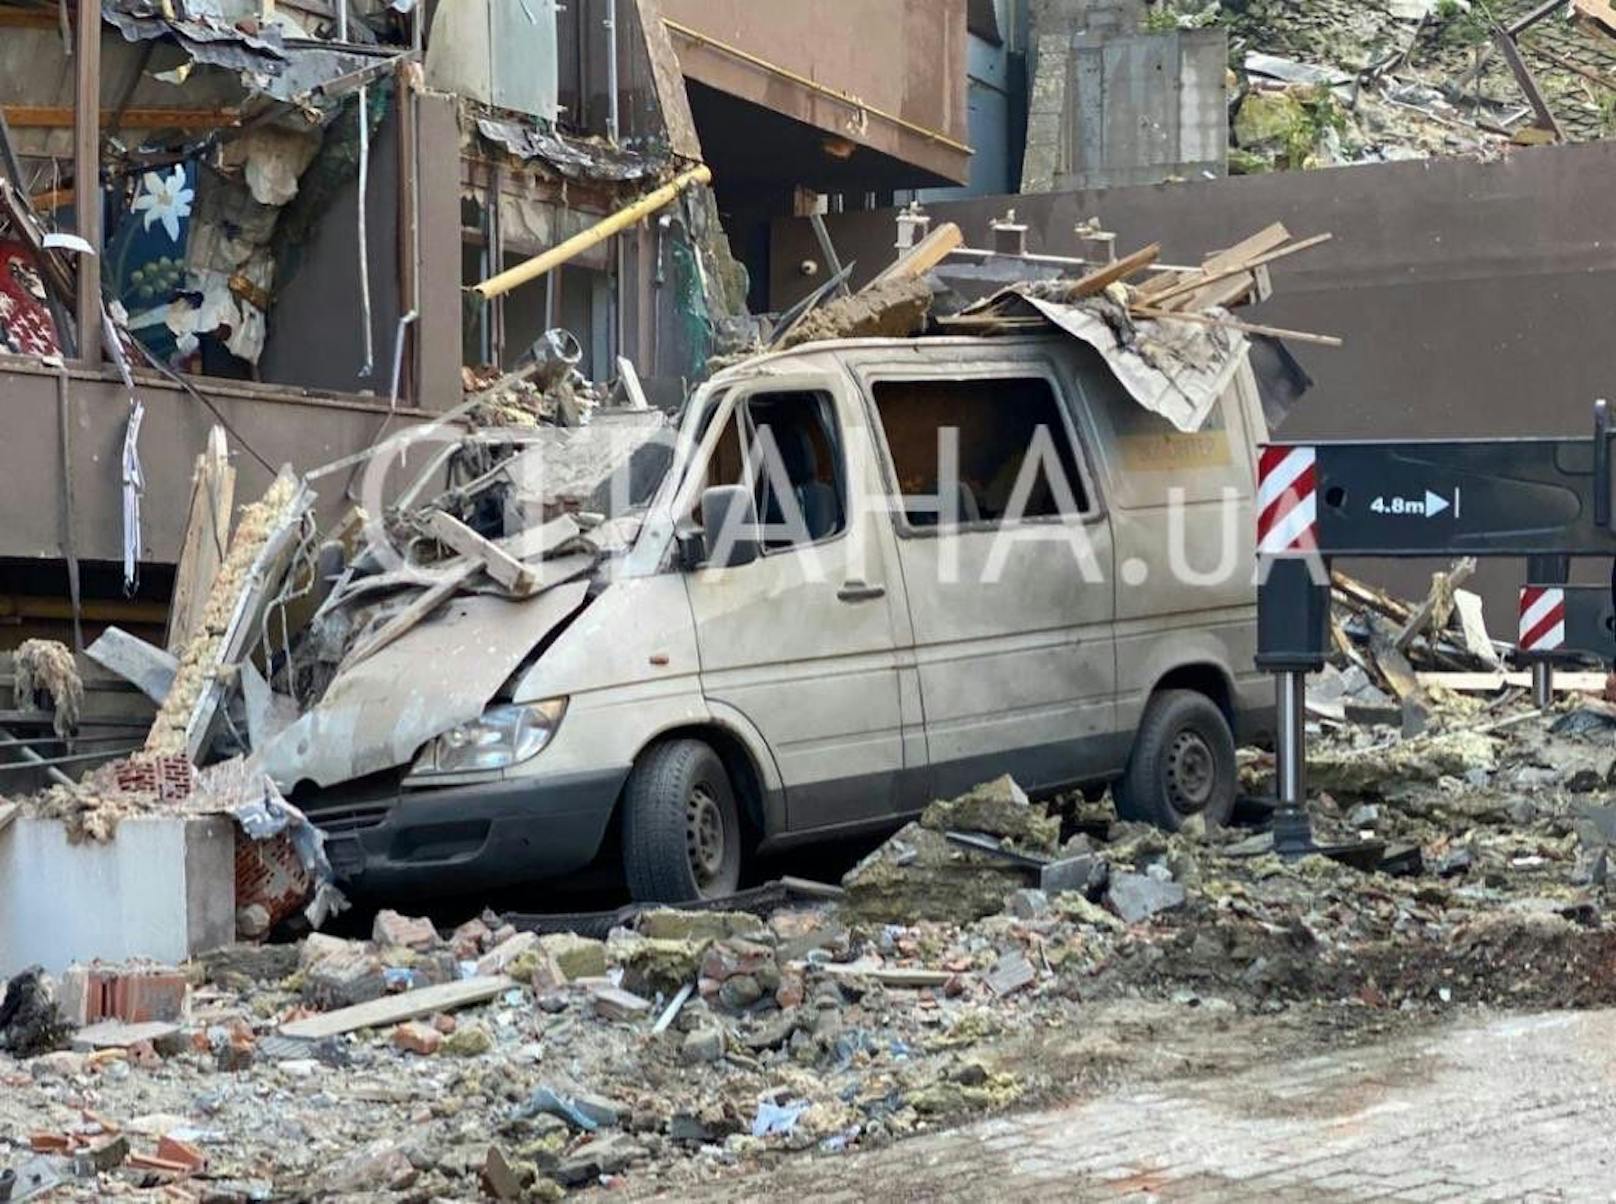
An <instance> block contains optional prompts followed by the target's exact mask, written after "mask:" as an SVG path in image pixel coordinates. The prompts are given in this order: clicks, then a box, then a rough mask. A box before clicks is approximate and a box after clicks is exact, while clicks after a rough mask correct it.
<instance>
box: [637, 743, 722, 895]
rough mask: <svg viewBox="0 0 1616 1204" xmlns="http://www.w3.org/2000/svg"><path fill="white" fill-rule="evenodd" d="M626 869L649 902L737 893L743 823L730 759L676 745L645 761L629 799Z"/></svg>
mask: <svg viewBox="0 0 1616 1204" xmlns="http://www.w3.org/2000/svg"><path fill="white" fill-rule="evenodd" d="M623 871H624V875H625V877H626V878H627V879H628V890H629V894H630V895H631V896H632V897H633V898H634V899H635V901H636V902H641V903H688V902H691V901H692V900H695V899H715V898H718V897H719V896H721V895H729V894H734V893H735V888H736V887H737V886H739V885H740V881H741V824H740V817H739V814H738V813H737V811H736V809H735V792H734V790H733V789H732V788H731V786H730V781H729V774H728V773H726V772H725V770H724V763H723V761H721V760H719V757H718V754H717V753H715V752H714V751H713V750H712V748H711V747H709V746H708V745H706V744H703V743H702V742H701V741H700V740H670V741H668V742H667V743H666V744H658V745H657V746H656V747H654V748H652V749H650V750H649V751H647V752H646V753H645V755H644V756H642V757H641V758H640V761H639V764H637V765H636V766H635V767H634V770H633V772H632V773H630V774H629V779H628V786H627V788H626V790H625V792H624V798H623Z"/></svg>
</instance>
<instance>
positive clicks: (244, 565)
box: [146, 472, 298, 754]
mask: <svg viewBox="0 0 1616 1204" xmlns="http://www.w3.org/2000/svg"><path fill="white" fill-rule="evenodd" d="M297 497H298V486H297V482H296V480H294V479H293V477H292V476H291V474H290V473H285V472H283V473H282V474H281V475H280V476H278V477H276V478H275V483H274V484H273V485H271V486H270V487H269V492H268V493H266V494H265V495H264V496H263V498H262V499H261V500H260V501H257V502H254V503H253V504H252V505H250V506H247V507H245V508H244V509H243V510H242V512H241V518H240V519H239V521H238V522H237V523H236V531H235V534H234V535H233V536H232V537H231V539H230V551H229V553H228V555H226V556H225V560H224V563H223V564H222V565H220V566H219V573H218V576H216V577H215V578H214V579H213V588H212V589H211V590H210V591H209V592H208V605H207V609H206V610H205V611H204V612H203V615H202V630H201V631H199V632H197V633H196V635H195V636H194V637H193V638H192V639H191V642H190V643H189V644H187V645H186V646H185V648H184V649H183V650H181V652H180V658H179V661H180V667H179V672H178V673H176V674H175V676H174V684H173V686H172V687H170V689H169V691H168V697H167V698H165V699H164V700H163V705H162V707H161V709H159V711H158V712H157V718H156V720H154V721H153V723H152V727H151V733H150V735H148V736H147V738H146V749H147V751H148V752H157V753H170V754H178V753H182V752H184V751H185V748H186V734H187V731H188V729H189V727H190V724H191V718H192V713H193V712H194V711H195V710H196V706H197V703H198V701H199V700H200V699H201V698H202V695H203V693H204V691H205V690H206V688H207V686H208V685H209V683H210V682H211V681H212V680H213V679H214V677H215V675H216V674H217V673H218V671H219V668H220V665H219V658H220V654H221V650H222V648H223V644H224V639H225V635H226V633H227V629H228V628H229V626H230V624H231V621H232V619H233V618H234V617H235V614H236V611H237V603H238V601H239V599H240V596H241V594H242V593H243V591H244V589H245V587H246V585H247V577H248V574H249V573H250V572H251V571H252V569H253V566H254V564H255V563H256V562H257V560H258V558H259V554H260V553H261V552H262V551H263V550H264V548H265V545H266V544H267V543H268V542H269V540H270V537H271V536H272V535H274V534H275V532H276V530H277V529H278V528H280V527H282V526H284V525H285V523H286V521H287V518H288V516H287V513H286V512H287V510H288V509H289V508H290V506H291V505H292V503H293V502H294V501H295V500H296V499H297Z"/></svg>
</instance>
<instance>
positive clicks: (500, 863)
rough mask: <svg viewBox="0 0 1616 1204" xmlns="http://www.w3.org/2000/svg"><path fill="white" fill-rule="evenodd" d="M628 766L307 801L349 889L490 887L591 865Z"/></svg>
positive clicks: (328, 793)
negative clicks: (588, 771)
mask: <svg viewBox="0 0 1616 1204" xmlns="http://www.w3.org/2000/svg"><path fill="white" fill-rule="evenodd" d="M627 777H628V767H627V766H624V767H623V768H622V769H611V770H599V771H593V772H590V773H580V774H565V775H560V776H553V777H545V776H535V777H524V778H502V779H498V780H495V781H489V782H478V783H474V784H471V785H465V784H461V785H455V786H441V787H428V788H424V789H423V788H411V789H405V788H403V787H402V786H400V785H398V784H396V783H395V784H393V785H391V786H390V787H387V788H384V789H375V788H372V789H368V790H366V789H357V788H352V787H350V788H347V789H345V788H343V787H340V786H339V787H335V788H333V789H330V790H324V791H320V792H318V793H317V794H314V795H311V796H310V797H308V798H306V799H299V806H301V807H302V808H303V810H304V812H305V813H306V814H307V815H308V817H309V819H310V820H311V821H313V823H314V824H315V825H316V826H317V827H319V828H320V829H321V831H323V832H324V833H325V834H326V846H325V847H326V855H327V856H328V857H329V858H330V860H331V867H332V869H333V870H334V871H335V873H336V876H337V880H338V882H339V883H340V884H341V885H342V886H343V888H344V889H346V890H348V891H350V892H352V893H354V894H356V895H363V896H366V897H392V896H402V895H406V894H420V893H428V894H454V893H459V892H460V891H463V890H488V889H494V888H497V887H501V886H512V885H516V884H518V883H522V882H532V881H537V880H539V879H542V878H552V877H557V876H559V875H561V874H567V873H571V872H572V871H574V870H579V869H582V868H583V867H584V866H586V865H588V864H589V863H590V862H591V861H593V860H594V858H595V855H596V854H597V853H598V852H599V851H600V846H601V842H602V841H603V840H604V838H605V835H606V827H607V825H608V824H609V823H610V822H611V817H612V809H613V808H614V807H615V806H616V804H617V796H618V794H619V793H620V792H621V790H622V788H623V782H624V780H625V779H626V778H627Z"/></svg>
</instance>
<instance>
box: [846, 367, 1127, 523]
mask: <svg viewBox="0 0 1616 1204" xmlns="http://www.w3.org/2000/svg"><path fill="white" fill-rule="evenodd" d="M855 374H856V376H857V377H858V381H859V386H860V392H861V393H862V394H863V401H864V409H865V413H866V415H867V417H868V419H869V423H870V427H871V430H872V431H873V432H875V433H876V441H877V444H878V451H879V460H880V466H881V480H882V484H883V485H885V486H886V489H887V496H888V497H889V498H891V499H893V500H894V501H895V502H897V503H899V504H898V505H896V506H893V507H891V508H889V510H888V513H889V514H891V516H892V529H893V530H894V531H895V532H896V533H897V535H898V537H899V538H900V539H937V538H940V537H942V536H945V535H965V534H971V533H976V532H989V531H1002V530H1005V529H1014V528H1015V527H1023V526H1051V525H1054V524H1062V525H1064V524H1067V523H1072V522H1077V523H1082V524H1083V525H1084V526H1090V525H1093V524H1095V523H1101V522H1104V521H1105V519H1106V504H1105V499H1104V498H1103V497H1102V496H1101V494H1100V491H1099V490H1098V488H1096V485H1095V475H1094V467H1093V464H1092V463H1091V462H1090V456H1089V448H1088V444H1087V442H1086V441H1085V440H1084V439H1083V438H1082V436H1081V434H1080V432H1079V431H1078V428H1077V422H1076V418H1075V415H1073V413H1072V410H1071V403H1070V399H1069V394H1068V393H1067V390H1066V387H1065V384H1064V382H1063V381H1062V379H1061V376H1060V374H1059V373H1058V372H1056V371H1055V368H1054V365H1053V364H1051V363H1049V362H1048V361H1047V360H1044V359H1041V358H1040V359H1038V360H1026V361H1023V362H1021V363H1016V362H1014V361H1000V362H998V363H995V364H988V365H981V366H978V365H974V364H973V365H972V366H970V367H954V368H952V369H951V368H949V367H946V366H943V365H927V366H925V367H924V368H921V369H919V370H916V369H914V368H907V367H903V366H900V365H896V364H890V363H886V364H874V365H870V366H867V367H860V368H859V369H857V370H856V372H855ZM1011 380H1040V381H1043V382H1044V383H1045V384H1046V385H1048V386H1049V390H1050V393H1051V395H1052V396H1053V397H1054V401H1055V410H1056V412H1057V413H1058V414H1059V415H1060V420H1061V427H1062V430H1063V432H1064V434H1065V436H1066V439H1067V441H1068V446H1069V447H1070V449H1071V451H1072V459H1073V463H1075V464H1076V465H1077V472H1078V476H1079V478H1080V480H1081V483H1082V487H1083V497H1084V499H1085V501H1087V503H1088V507H1087V509H1085V510H1083V511H1082V512H1081V513H1079V514H1040V515H1034V516H1031V517H1026V518H1020V519H1016V520H1013V522H1010V523H1007V522H1006V521H1005V520H1004V519H1002V518H984V519H977V520H976V521H975V522H960V523H955V524H953V525H951V526H946V527H945V526H942V525H933V526H929V527H917V526H915V525H914V524H913V523H911V522H910V521H909V512H908V510H907V509H906V508H905V507H903V505H902V504H901V503H902V501H903V494H902V492H901V491H900V488H899V478H898V468H897V463H896V461H894V459H893V458H892V445H891V443H890V442H889V441H888V439H887V428H886V424H885V423H884V422H883V421H882V420H881V409H880V406H879V405H878V404H877V402H876V399H875V389H876V386H877V385H881V384H887V383H894V382H898V383H905V382H938V383H944V384H947V383H951V382H953V383H966V382H968V383H973V384H975V383H981V382H992V381H1011Z"/></svg>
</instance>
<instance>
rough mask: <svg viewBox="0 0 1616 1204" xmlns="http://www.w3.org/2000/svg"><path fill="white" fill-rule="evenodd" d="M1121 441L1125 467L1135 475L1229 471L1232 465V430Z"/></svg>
mask: <svg viewBox="0 0 1616 1204" xmlns="http://www.w3.org/2000/svg"><path fill="white" fill-rule="evenodd" d="M1117 442H1118V443H1119V444H1120V445H1121V448H1122V465H1123V467H1124V468H1126V469H1128V470H1129V471H1131V472H1170V471H1180V472H1181V471H1183V470H1185V469H1191V468H1226V467H1228V465H1229V464H1230V462H1231V459H1230V455H1229V432H1228V431H1195V432H1193V433H1191V434H1183V433H1181V432H1178V431H1174V432H1172V433H1171V434H1169V433H1167V432H1165V431H1164V432H1160V433H1153V434H1149V435H1123V436H1121V437H1120V438H1119V439H1118V440H1117Z"/></svg>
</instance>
